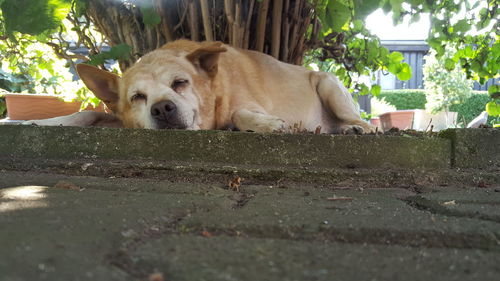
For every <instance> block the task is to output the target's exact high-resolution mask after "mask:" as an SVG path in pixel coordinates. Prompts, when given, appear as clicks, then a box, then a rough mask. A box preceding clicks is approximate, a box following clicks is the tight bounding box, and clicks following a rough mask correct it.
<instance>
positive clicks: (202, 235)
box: [0, 169, 500, 281]
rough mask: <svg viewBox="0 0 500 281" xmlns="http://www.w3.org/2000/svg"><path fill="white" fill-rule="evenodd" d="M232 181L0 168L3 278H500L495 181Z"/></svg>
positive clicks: (499, 194)
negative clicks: (236, 185)
mask: <svg viewBox="0 0 500 281" xmlns="http://www.w3.org/2000/svg"><path fill="white" fill-rule="evenodd" d="M231 177H232V175H227V180H219V179H217V180H214V181H210V182H207V181H201V182H198V181H196V180H192V179H186V180H180V179H176V180H175V181H169V180H165V179H155V178H137V177H136V178H133V177H128V178H116V177H114V176H111V177H91V176H71V175H63V174H57V173H53V172H47V173H41V172H36V171H31V172H20V171H14V170H7V169H5V170H0V257H1V258H0V280H2V281H3V280H155V278H156V280H161V279H158V274H161V275H162V276H163V280H172V281H173V280H499V276H500V266H499V264H500V208H499V206H500V192H499V191H500V190H499V189H498V185H496V184H488V186H483V187H476V186H474V187H472V186H469V187H460V188H459V187H457V186H454V185H453V184H451V185H448V186H441V187H440V186H412V187H411V188H410V187H408V186H400V185H394V186H385V187H383V188H382V187H379V188H364V189H363V188H359V187H357V186H356V184H352V185H350V186H348V187H346V186H339V185H328V184H324V183H322V184H315V183H298V182H293V181H292V182H268V183H265V184H263V183H252V182H251V181H250V180H247V181H245V180H244V181H243V184H242V185H241V187H240V191H239V192H238V191H235V190H231V189H229V188H228V187H227V185H228V180H229V179H231ZM61 181H62V182H61ZM372 187H377V186H372ZM154 274H157V275H154ZM155 276H156V277H155Z"/></svg>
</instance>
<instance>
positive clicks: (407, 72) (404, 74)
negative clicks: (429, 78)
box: [397, 62, 412, 81]
mask: <svg viewBox="0 0 500 281" xmlns="http://www.w3.org/2000/svg"><path fill="white" fill-rule="evenodd" d="M411 75H412V74H411V67H410V65H409V64H407V63H405V62H404V63H402V64H401V71H400V72H399V73H398V74H397V77H398V79H399V80H401V81H405V80H409V79H410V78H411Z"/></svg>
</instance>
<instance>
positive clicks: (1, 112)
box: [0, 93, 7, 118]
mask: <svg viewBox="0 0 500 281" xmlns="http://www.w3.org/2000/svg"><path fill="white" fill-rule="evenodd" d="M6 113H7V106H6V105H5V97H4V96H2V94H1V93H0V118H4V117H5V115H6Z"/></svg>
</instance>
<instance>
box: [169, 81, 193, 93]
mask: <svg viewBox="0 0 500 281" xmlns="http://www.w3.org/2000/svg"><path fill="white" fill-rule="evenodd" d="M188 83H189V81H188V80H185V79H177V80H175V81H174V82H172V86H171V88H172V90H174V91H176V92H180V91H182V89H184V88H185V87H186V86H187V85H188Z"/></svg>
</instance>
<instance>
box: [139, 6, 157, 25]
mask: <svg viewBox="0 0 500 281" xmlns="http://www.w3.org/2000/svg"><path fill="white" fill-rule="evenodd" d="M141 13H142V22H144V24H145V25H146V26H148V27H155V26H156V25H158V24H159V23H160V22H161V17H160V15H158V13H157V12H156V11H155V9H154V8H153V7H141Z"/></svg>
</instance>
